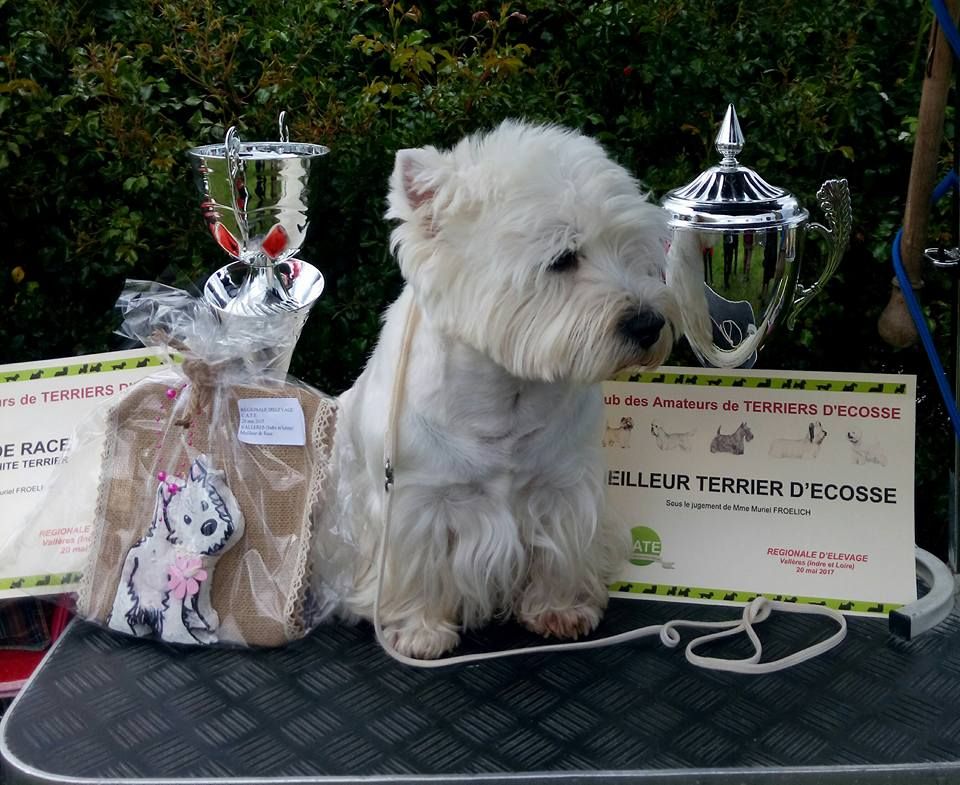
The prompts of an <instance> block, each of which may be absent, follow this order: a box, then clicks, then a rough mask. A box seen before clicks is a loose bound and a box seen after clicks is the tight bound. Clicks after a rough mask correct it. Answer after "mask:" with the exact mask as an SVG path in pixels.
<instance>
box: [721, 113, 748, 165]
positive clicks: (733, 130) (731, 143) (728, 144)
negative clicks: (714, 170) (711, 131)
mask: <svg viewBox="0 0 960 785" xmlns="http://www.w3.org/2000/svg"><path fill="white" fill-rule="evenodd" d="M715 144H716V146H717V152H718V153H720V155H722V156H723V160H722V161H720V166H722V167H736V166H739V163H738V162H737V154H738V153H739V152H740V151H741V150H742V149H743V131H741V130H740V121H739V120H738V119H737V110H736V109H734V108H733V104H729V105H728V106H727V113H726V115H725V116H724V118H723V122H722V123H721V124H720V130H719V132H717V139H716V142H715Z"/></svg>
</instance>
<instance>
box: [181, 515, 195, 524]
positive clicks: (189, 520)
mask: <svg viewBox="0 0 960 785" xmlns="http://www.w3.org/2000/svg"><path fill="white" fill-rule="evenodd" d="M183 522H184V523H185V524H187V526H189V525H190V524H191V523H193V519H192V518H191V517H190V516H189V515H184V516H183Z"/></svg>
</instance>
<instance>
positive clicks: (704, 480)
mask: <svg viewBox="0 0 960 785" xmlns="http://www.w3.org/2000/svg"><path fill="white" fill-rule="evenodd" d="M915 389H916V379H915V377H912V376H880V375H842V376H841V375H837V374H817V373H807V372H803V373H801V372H783V373H772V372H769V371H742V370H740V371H734V372H726V371H714V370H712V369H696V370H694V369H690V368H663V369H661V370H659V371H657V372H656V373H641V374H635V375H633V376H626V375H625V376H624V377H622V379H620V380H616V381H611V382H607V383H606V384H604V400H605V404H606V428H605V434H604V437H603V444H604V447H605V449H606V455H607V462H608V471H607V491H608V503H609V504H610V506H611V508H612V513H613V514H615V515H618V516H619V517H620V518H621V519H622V520H623V525H624V526H626V527H627V528H628V529H629V530H630V535H631V540H632V542H633V553H632V557H631V559H630V564H629V566H628V567H627V569H625V571H624V573H623V575H622V576H621V577H620V579H619V580H618V581H617V582H616V583H615V584H614V585H613V586H612V587H611V592H613V593H614V594H615V595H617V596H627V597H639V598H649V599H682V600H684V601H689V600H696V601H707V602H747V601H749V600H751V599H753V598H754V597H756V596H757V595H764V596H768V597H771V598H775V599H781V600H787V601H800V602H812V603H817V604H821V605H827V606H830V607H833V608H837V609H839V610H844V611H848V612H851V613H861V614H865V615H886V614H888V613H889V612H890V611H891V610H894V609H895V608H898V607H900V606H902V605H904V604H906V603H909V602H912V601H913V600H915V599H916V575H915V566H914V436H915Z"/></svg>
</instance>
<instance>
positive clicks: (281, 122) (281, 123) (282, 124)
mask: <svg viewBox="0 0 960 785" xmlns="http://www.w3.org/2000/svg"><path fill="white" fill-rule="evenodd" d="M277 135H278V137H279V138H280V141H281V142H283V143H284V144H286V143H287V142H289V141H290V129H289V128H287V113H286V111H283V112H280V117H279V119H278V120H277Z"/></svg>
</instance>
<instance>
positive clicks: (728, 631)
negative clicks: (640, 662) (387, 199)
mask: <svg viewBox="0 0 960 785" xmlns="http://www.w3.org/2000/svg"><path fill="white" fill-rule="evenodd" d="M418 318H419V309H418V308H417V305H416V303H415V302H413V301H412V300H411V303H410V310H409V311H407V318H406V323H405V324H404V329H403V343H402V345H401V348H400V358H399V360H398V361H397V373H396V376H395V378H394V380H393V391H392V393H391V397H390V411H389V413H388V418H387V429H386V432H385V433H384V439H383V467H384V484H383V531H382V532H381V534H380V543H379V549H378V554H377V591H376V595H375V596H374V600H373V628H374V631H375V633H376V636H377V641H378V642H379V643H380V645H381V646H382V647H383V649H384V651H386V652H387V654H389V655H390V656H391V657H393V658H394V659H395V660H398V661H399V662H402V663H403V664H405V665H412V666H415V667H418V668H446V667H449V666H451V665H464V664H467V663H474V662H481V661H483V660H492V659H500V658H502V657H515V656H517V655H520V654H545V653H548V652H556V651H578V650H584V649H598V648H601V647H604V646H615V645H616V644H619V643H626V642H627V641H633V640H638V639H639V638H647V637H651V636H653V635H658V636H659V637H660V642H661V643H662V644H663V645H664V646H666V647H668V648H671V649H673V648H676V647H677V646H678V645H679V644H680V632H679V631H680V630H681V629H682V628H689V629H694V630H715V632H711V633H709V634H707V635H701V636H700V637H698V638H694V639H693V640H692V641H690V642H689V643H688V644H687V647H686V649H685V650H684V654H685V655H686V658H687V661H688V662H690V663H691V664H693V665H696V666H697V667H699V668H706V669H708V670H720V671H730V672H732V673H748V674H761V673H773V672H774V671H779V670H783V669H785V668H790V667H792V666H794V665H799V664H800V663H801V662H805V661H807V660H809V659H812V658H814V657H817V656H819V655H821V654H823V653H824V652H826V651H829V650H830V649H832V648H833V647H834V646H836V645H838V644H839V643H840V642H841V641H843V639H844V638H845V637H846V636H847V620H846V618H844V616H843V614H842V613H840V612H839V611H835V610H834V609H833V608H827V607H825V606H821V605H804V604H800V603H788V602H777V601H774V600H768V599H766V598H765V597H757V598H756V599H755V600H753V601H752V602H750V603H748V604H747V606H746V607H745V608H744V609H743V614H742V615H741V617H740V618H739V619H733V620H729V621H687V620H684V619H676V620H674V621H669V622H667V623H666V624H654V625H651V626H649V627H640V628H638V629H634V630H629V631H627V632H621V633H619V634H617V635H610V636H608V637H605V638H596V639H594V640H588V641H578V642H576V643H552V644H544V645H540V646H526V647H523V648H518V649H506V650H503V651H491V652H483V653H480V654H461V655H456V656H453V657H444V658H442V659H437V660H420V659H417V658H415V657H408V656H406V655H404V654H401V653H400V652H398V651H397V650H396V649H395V648H394V646H393V644H392V643H390V641H388V640H387V638H386V636H385V635H384V632H383V625H382V622H381V619H380V601H381V595H382V593H383V580H384V572H385V570H386V564H387V544H388V541H389V539H390V524H391V519H392V515H391V512H392V507H393V488H394V483H395V481H396V477H395V470H396V464H395V460H394V459H395V456H396V452H397V430H398V425H399V421H400V411H401V407H402V404H403V390H404V383H405V381H406V376H407V362H408V360H409V356H410V347H411V345H412V343H413V334H414V332H415V330H416V326H417V321H418ZM773 611H782V612H784V613H802V614H808V615H810V614H812V615H818V616H826V617H828V618H830V619H833V621H835V622H836V623H837V627H838V629H837V630H836V632H834V633H833V635H831V636H830V637H829V638H827V639H825V640H823V641H820V642H819V643H816V644H814V645H812V646H809V647H807V648H806V649H803V650H801V651H798V652H795V653H793V654H790V655H787V656H786V657H781V658H780V659H778V660H771V661H769V662H760V658H761V656H762V654H763V645H762V644H761V643H760V638H759V637H758V636H757V633H756V631H755V630H754V628H753V627H754V625H755V624H760V623H761V622H763V621H765V620H766V619H767V618H769V617H770V615H771V613H772V612H773ZM741 633H745V634H746V635H747V637H748V638H749V639H750V642H751V643H752V644H753V654H751V655H750V656H748V657H744V658H742V659H723V658H719V657H707V656H704V655H702V654H698V653H697V649H699V648H700V647H701V646H704V645H706V644H709V643H712V642H713V641H718V640H721V639H723V638H729V637H732V636H735V635H740V634H741Z"/></svg>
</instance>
